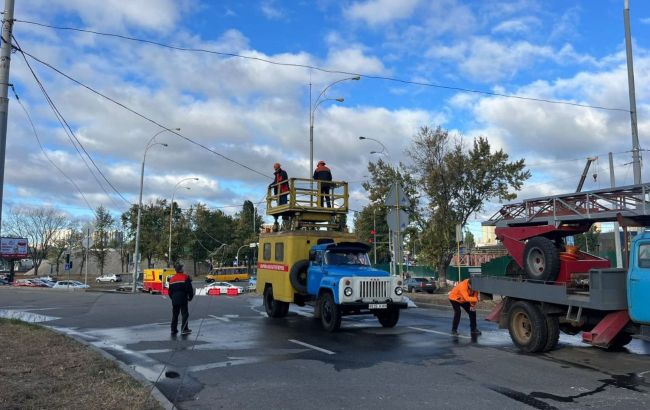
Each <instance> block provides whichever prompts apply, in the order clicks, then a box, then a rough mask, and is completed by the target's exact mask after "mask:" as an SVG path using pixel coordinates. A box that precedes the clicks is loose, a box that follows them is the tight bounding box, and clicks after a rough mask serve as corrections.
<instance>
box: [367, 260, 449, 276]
mask: <svg viewBox="0 0 650 410" xmlns="http://www.w3.org/2000/svg"><path fill="white" fill-rule="evenodd" d="M373 268H376V269H381V270H385V271H386V272H390V263H378V264H376V265H373ZM398 271H399V267H398ZM402 271H403V272H404V273H406V272H408V273H409V274H410V275H411V277H417V278H420V277H422V278H435V279H438V273H437V272H436V271H435V270H434V269H433V268H431V267H430V266H406V265H402Z"/></svg>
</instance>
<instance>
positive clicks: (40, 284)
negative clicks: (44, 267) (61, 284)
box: [29, 278, 56, 288]
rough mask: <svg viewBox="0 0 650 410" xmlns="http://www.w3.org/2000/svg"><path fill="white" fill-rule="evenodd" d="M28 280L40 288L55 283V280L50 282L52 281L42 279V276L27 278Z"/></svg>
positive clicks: (48, 286)
mask: <svg viewBox="0 0 650 410" xmlns="http://www.w3.org/2000/svg"><path fill="white" fill-rule="evenodd" d="M29 281H31V282H32V283H33V284H35V285H36V286H38V287H41V288H51V287H53V286H54V284H55V283H56V282H52V281H49V280H45V279H42V278H39V279H29Z"/></svg>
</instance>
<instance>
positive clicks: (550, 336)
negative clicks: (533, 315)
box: [543, 316, 560, 352]
mask: <svg viewBox="0 0 650 410" xmlns="http://www.w3.org/2000/svg"><path fill="white" fill-rule="evenodd" d="M559 341H560V320H559V319H558V317H557V316H546V345H544V350H543V351H544V352H550V351H551V350H553V349H555V347H556V346H557V342H559Z"/></svg>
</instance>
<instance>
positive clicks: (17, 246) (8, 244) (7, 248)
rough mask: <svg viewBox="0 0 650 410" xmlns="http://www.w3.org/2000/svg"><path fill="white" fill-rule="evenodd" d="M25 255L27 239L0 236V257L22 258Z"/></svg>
mask: <svg viewBox="0 0 650 410" xmlns="http://www.w3.org/2000/svg"><path fill="white" fill-rule="evenodd" d="M27 256H28V255H27V239H25V238H4V237H3V238H0V257H2V258H5V259H23V258H26V257H27Z"/></svg>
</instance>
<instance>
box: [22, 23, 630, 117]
mask: <svg viewBox="0 0 650 410" xmlns="http://www.w3.org/2000/svg"><path fill="white" fill-rule="evenodd" d="M15 21H16V22H20V23H25V24H32V25H36V26H41V27H47V28H51V29H54V30H64V31H76V32H81V33H88V34H94V35H98V36H104V37H113V38H119V39H122V40H128V41H134V42H139V43H145V44H151V45H155V46H158V47H163V48H167V49H170V50H177V51H187V52H199V53H206V54H214V55H219V56H223V57H232V58H240V59H245V60H252V61H259V62H263V63H267V64H271V65H277V66H284V67H296V68H306V69H310V70H315V71H319V72H324V73H328V74H342V75H349V76H360V77H363V78H368V79H373V80H383V81H392V82H396V83H402V84H408V85H418V86H423V87H431V88H439V89H445V90H451V91H462V92H467V93H473V94H482V95H489V96H493V97H503V98H513V99H518V100H524V101H534V102H542V103H548V104H559V105H568V106H573V107H581V108H591V109H596V110H603V111H618V112H625V113H630V110H629V109H625V108H616V107H604V106H598V105H590V104H580V103H573V102H570V101H560V100H551V99H546V98H536V97H527V96H522V95H516V94H505V93H498V92H494V91H485V90H475V89H470V88H464V87H455V86H449V85H444V84H437V83H430V82H424V81H412V80H404V79H400V78H395V77H388V76H380V75H369V74H363V73H354V72H350V71H342V70H334V69H327V68H322V67H318V66H314V65H309V64H299V63H285V62H281V61H274V60H270V59H266V58H262V57H253V56H245V55H241V54H237V53H227V52H222V51H215V50H207V49H202V48H190V47H179V46H172V45H170V44H165V43H161V42H157V41H153V40H146V39H141V38H136V37H131V36H125V35H122V34H115V33H104V32H100V31H95V30H86V29H81V28H76V27H62V26H54V25H50V24H45V23H39V22H35V21H29V20H19V19H15Z"/></svg>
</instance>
